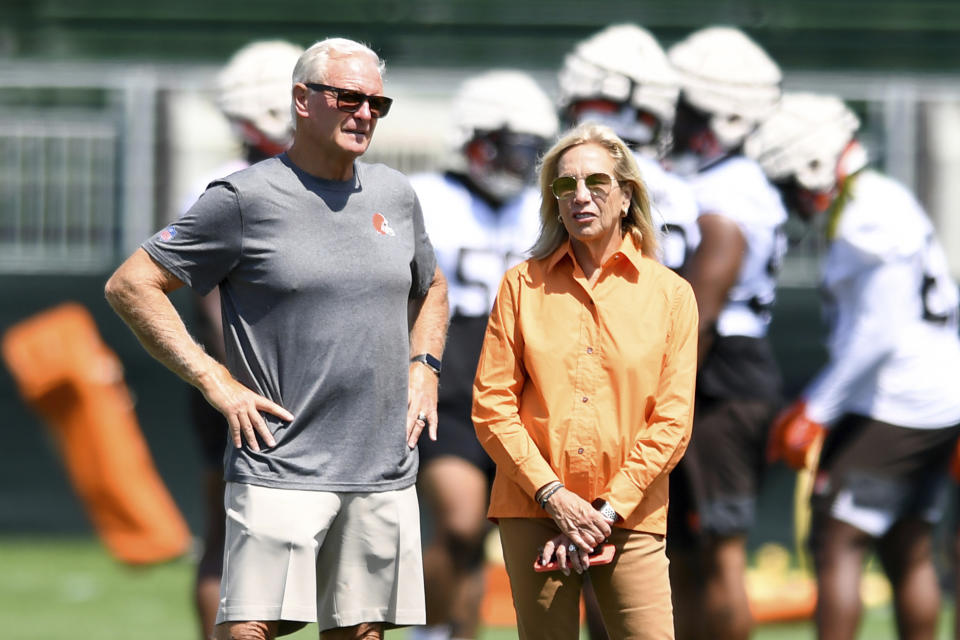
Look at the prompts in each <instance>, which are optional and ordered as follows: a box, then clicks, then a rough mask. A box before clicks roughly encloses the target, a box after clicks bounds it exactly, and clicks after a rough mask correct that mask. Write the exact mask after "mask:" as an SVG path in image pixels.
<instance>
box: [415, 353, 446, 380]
mask: <svg viewBox="0 0 960 640" xmlns="http://www.w3.org/2000/svg"><path fill="white" fill-rule="evenodd" d="M410 362H422V363H423V364H425V365H427V366H428V367H430V368H431V369H433V372H434V373H436V374H437V375H440V366H441V363H440V360H439V359H438V358H435V357H434V356H432V355H430V354H429V353H421V354H420V355H418V356H413V357H412V358H410Z"/></svg>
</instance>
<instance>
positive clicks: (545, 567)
mask: <svg viewBox="0 0 960 640" xmlns="http://www.w3.org/2000/svg"><path fill="white" fill-rule="evenodd" d="M616 551H617V548H616V547H615V546H613V545H612V544H603V545H600V546H599V547H597V548H596V549H594V550H593V551H592V552H591V553H590V555H589V556H587V557H589V558H590V566H591V567H595V566H597V565H601V564H610V562H611V561H612V560H613V556H614V554H615V553H616ZM567 564H568V565H569V564H570V563H569V562H568V563H567ZM558 569H560V563H558V562H557V560H556V558H554V559H553V560H551V561H550V562H548V563H547V564H540V558H539V556H538V557H537V558H536V559H535V560H534V561H533V570H534V571H536V572H537V573H544V572H547V571H557V570H558Z"/></svg>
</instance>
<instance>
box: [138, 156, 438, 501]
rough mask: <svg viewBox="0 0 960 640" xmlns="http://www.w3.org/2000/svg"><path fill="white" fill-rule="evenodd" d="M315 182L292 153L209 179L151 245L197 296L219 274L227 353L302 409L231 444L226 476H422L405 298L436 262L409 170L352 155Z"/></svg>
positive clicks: (364, 486) (290, 481) (421, 288)
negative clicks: (409, 440)
mask: <svg viewBox="0 0 960 640" xmlns="http://www.w3.org/2000/svg"><path fill="white" fill-rule="evenodd" d="M354 169H355V170H354V176H355V177H354V179H353V180H350V181H347V182H337V181H330V180H320V179H317V178H315V177H313V176H310V175H309V174H307V173H305V172H303V171H301V170H300V169H299V168H298V167H296V166H295V165H294V164H293V163H292V162H291V161H290V159H289V158H287V156H286V154H282V155H280V156H278V157H276V158H271V159H269V160H265V161H263V162H260V163H257V164H255V165H253V166H252V167H250V168H248V169H245V170H243V171H240V172H237V173H234V174H233V175H230V176H228V177H226V178H224V179H222V180H218V181H215V182H213V183H211V185H210V186H209V187H208V188H207V190H206V191H205V192H204V194H203V195H202V196H201V197H200V199H199V200H198V201H197V203H196V204H195V205H194V206H193V207H191V208H190V210H189V211H187V212H186V213H185V214H184V215H183V216H182V217H181V218H180V219H179V220H177V221H176V222H174V223H173V224H171V225H170V226H168V227H166V228H165V229H163V230H161V231H160V232H158V233H157V234H156V235H154V236H153V237H152V238H151V239H149V240H148V241H146V242H145V243H144V244H143V248H144V250H146V251H147V253H149V254H150V256H151V257H153V259H154V260H156V261H157V262H159V263H160V264H161V265H163V266H164V267H165V268H167V269H168V270H170V271H171V272H172V273H173V274H174V275H176V276H177V277H178V278H180V279H181V280H183V281H184V282H185V283H187V284H188V285H190V286H191V287H192V288H193V289H195V290H196V291H198V292H199V293H200V294H206V293H207V292H208V291H210V290H211V289H212V288H213V287H215V286H218V285H219V287H220V297H221V309H222V313H223V326H224V339H225V341H226V345H225V346H226V352H227V367H228V368H229V370H230V372H231V373H232V374H233V375H234V377H236V379H237V380H239V381H240V382H242V383H243V384H244V385H246V386H248V387H250V388H251V389H253V390H254V391H256V392H257V393H260V394H262V395H263V396H265V397H267V398H270V399H271V400H273V401H274V402H277V403H278V404H280V405H281V406H283V407H285V408H286V409H287V410H289V411H290V412H291V413H293V415H294V416H295V419H294V420H293V422H291V423H284V422H283V421H281V420H280V419H278V418H275V417H274V416H272V415H270V414H264V417H265V419H266V421H267V424H268V425H269V426H270V429H271V431H272V432H273V434H274V437H275V438H276V441H277V444H276V446H275V447H273V448H264V445H263V443H262V442H261V451H260V452H259V453H257V452H254V451H251V450H250V449H249V447H247V446H246V445H244V447H243V448H242V449H235V448H234V447H233V445H232V443H231V444H230V445H229V446H228V447H227V453H226V456H225V466H226V479H227V480H229V481H234V482H245V483H249V484H256V485H262V486H269V487H280V488H290V489H310V490H322V491H364V492H366V491H389V490H394V489H401V488H405V487H408V486H410V485H412V484H413V483H414V481H415V480H416V473H417V461H418V458H417V450H416V448H414V449H412V450H411V449H409V448H408V447H407V445H406V411H407V371H408V366H409V362H408V360H409V334H408V326H407V302H408V300H409V299H410V298H421V297H423V296H424V295H425V294H426V292H427V289H428V288H429V286H430V283H431V282H432V280H433V273H434V269H435V265H436V260H435V257H434V252H433V247H432V246H431V245H430V240H429V238H428V237H427V234H426V231H425V229H424V225H423V217H422V214H421V211H420V204H419V202H418V201H417V198H416V195H415V194H414V191H413V189H412V188H411V186H410V184H409V182H408V181H407V179H406V177H404V176H403V175H402V174H400V173H399V172H397V171H395V170H393V169H390V168H389V167H386V166H384V165H380V164H374V165H370V164H365V163H362V162H356V163H355V164H354Z"/></svg>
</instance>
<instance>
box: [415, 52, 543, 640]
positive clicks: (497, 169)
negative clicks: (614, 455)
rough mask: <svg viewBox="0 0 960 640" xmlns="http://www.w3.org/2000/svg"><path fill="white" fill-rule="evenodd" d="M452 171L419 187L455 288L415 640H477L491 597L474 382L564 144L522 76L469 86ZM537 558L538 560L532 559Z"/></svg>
mask: <svg viewBox="0 0 960 640" xmlns="http://www.w3.org/2000/svg"><path fill="white" fill-rule="evenodd" d="M451 119H452V131H451V138H450V145H449V148H450V153H449V154H448V162H447V167H448V168H447V170H446V171H445V172H443V173H427V174H420V175H416V176H413V177H412V178H411V182H412V184H413V187H414V189H415V190H416V192H417V197H418V198H419V199H420V204H421V206H422V208H423V217H424V221H425V224H426V228H427V230H428V232H429V233H430V239H431V241H432V243H433V246H434V249H435V251H436V254H437V261H438V263H439V265H440V268H441V269H442V270H443V272H444V275H445V276H446V278H447V284H448V287H449V291H448V295H449V300H450V312H451V318H450V327H449V332H448V336H447V346H446V349H445V351H444V358H443V369H442V371H441V373H440V397H439V404H438V414H439V423H440V424H441V425H442V432H441V435H440V437H439V438H438V439H437V440H436V441H435V442H433V441H427V440H426V439H422V440H421V442H420V474H419V477H418V486H419V489H420V491H421V494H422V495H423V497H424V498H426V501H427V504H428V505H429V512H430V514H431V517H432V522H433V534H432V537H430V536H426V535H425V536H424V539H425V540H428V539H429V540H430V542H429V544H428V546H427V548H426V549H425V550H424V558H423V560H424V574H425V581H426V595H427V625H428V626H427V627H419V628H414V629H413V630H412V631H411V638H413V639H418V640H424V639H426V638H436V639H440V638H474V637H476V633H477V626H478V619H479V611H480V604H481V601H482V599H483V593H484V573H483V572H484V540H485V537H486V534H487V532H488V531H489V523H488V521H487V518H486V512H487V502H488V498H489V492H490V483H491V482H492V481H493V475H494V464H493V461H492V460H490V458H489V457H488V456H487V454H486V452H485V451H484V450H483V448H482V447H481V446H480V443H479V442H478V441H477V436H476V432H475V431H474V428H473V422H472V420H471V418H470V410H471V402H472V393H473V378H474V375H475V374H476V370H477V362H478V360H479V358H480V348H481V345H482V342H483V334H484V331H485V330H486V326H487V317H488V315H489V313H490V309H491V307H492V305H493V298H494V296H495V295H496V292H497V288H498V287H499V285H500V280H501V279H502V277H503V273H504V272H505V271H506V270H507V269H508V268H509V267H511V266H513V265H514V264H516V263H518V262H520V261H521V260H523V259H524V258H525V257H526V255H527V252H528V250H529V249H530V247H532V246H533V243H534V241H535V240H536V239H537V234H538V232H539V228H540V215H539V211H540V194H539V191H538V190H537V189H535V188H533V187H532V186H530V185H531V183H532V179H533V177H534V175H535V169H536V163H537V160H538V158H539V156H540V154H541V153H542V152H543V150H544V149H545V148H546V145H547V144H548V143H549V142H551V141H552V139H553V137H554V136H555V135H556V133H557V118H556V115H555V112H554V108H553V103H552V102H551V101H550V99H549V98H548V97H547V95H546V94H545V93H544V92H543V90H542V89H540V87H539V86H538V85H537V83H536V82H535V81H534V80H533V79H532V78H530V77H529V76H528V75H526V74H524V73H521V72H519V71H511V70H497V71H490V72H487V73H483V74H481V75H478V76H475V77H472V78H470V79H468V80H467V81H466V82H464V83H463V85H462V86H461V87H460V89H459V90H458V92H457V94H456V96H455V97H454V99H453V104H452V105H451ZM531 557H532V556H531Z"/></svg>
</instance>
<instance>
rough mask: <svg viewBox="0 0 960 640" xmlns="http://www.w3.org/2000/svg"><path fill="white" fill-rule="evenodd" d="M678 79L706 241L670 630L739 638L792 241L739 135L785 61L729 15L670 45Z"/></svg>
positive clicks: (675, 518) (743, 630)
mask: <svg viewBox="0 0 960 640" xmlns="http://www.w3.org/2000/svg"><path fill="white" fill-rule="evenodd" d="M667 56H668V58H669V60H670V62H671V64H672V65H673V68H674V70H675V71H676V73H677V74H678V76H679V79H680V99H679V101H678V106H677V114H676V120H675V122H674V127H673V143H674V153H675V154H676V155H675V158H674V163H675V166H676V167H678V168H682V169H683V170H686V171H689V173H690V175H689V181H690V185H691V186H692V187H693V191H694V195H695V197H696V201H697V206H698V209H699V212H698V214H699V217H698V218H697V222H698V225H699V228H700V236H701V239H700V245H699V247H698V249H697V252H696V254H695V255H694V256H693V258H692V260H691V261H690V264H689V266H688V268H687V270H686V272H685V276H686V277H687V279H688V280H689V281H690V284H691V285H692V286H693V290H694V293H695V295H696V297H697V305H698V307H699V311H700V336H699V338H700V343H699V351H700V357H699V373H698V377H697V405H696V411H695V417H694V427H693V436H692V438H691V441H690V446H689V448H688V449H687V453H686V456H685V457H684V459H683V460H681V462H680V464H679V465H678V466H677V470H676V471H675V472H674V473H673V474H672V475H671V485H670V493H671V495H670V498H671V503H670V516H671V525H670V533H671V535H670V537H669V538H668V547H667V552H668V554H669V555H670V570H671V579H672V582H673V590H674V607H675V609H676V612H677V615H676V617H675V620H676V621H677V636H678V638H681V639H687V638H703V639H707V638H709V639H711V640H714V639H743V640H745V639H746V638H747V637H748V636H749V634H750V629H751V627H752V618H751V614H750V607H749V602H748V600H747V594H746V587H745V584H744V577H745V576H744V570H745V568H746V538H747V533H748V531H749V529H750V527H751V526H752V525H753V522H754V519H755V511H756V499H757V493H758V490H759V483H760V476H761V473H762V470H763V452H764V447H765V444H766V436H767V431H768V428H769V424H770V421H771V419H772V418H773V416H774V414H775V412H776V409H777V408H778V405H779V402H780V373H779V368H778V366H777V363H776V361H775V360H774V357H773V350H772V348H771V346H770V344H769V342H768V340H767V330H768V328H769V325H770V320H771V309H772V307H773V303H774V296H775V288H776V275H777V271H778V269H779V266H780V262H781V259H782V256H783V252H784V250H785V247H786V242H785V238H784V236H783V234H782V232H781V230H780V227H781V225H782V224H783V223H784V222H785V221H786V219H787V214H786V211H785V210H784V208H783V205H782V203H781V201H780V197H779V194H778V193H777V191H776V190H775V189H774V188H773V187H772V186H771V185H770V183H769V182H768V181H767V179H766V178H765V176H764V175H763V171H762V170H761V169H760V167H759V166H758V165H757V163H756V162H754V161H753V160H751V159H749V158H747V157H746V156H744V155H743V149H742V147H743V142H744V140H745V139H746V136H747V135H748V134H749V133H750V132H751V131H752V130H753V129H754V128H755V127H756V126H757V124H758V123H759V122H760V121H761V120H762V119H763V118H764V117H765V116H766V115H768V114H769V113H770V111H772V110H773V108H774V107H775V106H776V104H777V101H778V100H779V98H780V78H781V75H780V69H779V68H778V67H777V65H776V63H775V62H774V61H773V60H771V59H770V57H769V56H768V55H767V54H766V52H764V51H763V49H761V48H760V47H759V46H758V45H757V44H756V43H755V42H753V41H752V40H751V39H750V38H748V37H747V36H746V35H745V34H744V33H743V32H741V31H739V30H737V29H733V28H730V27H709V28H706V29H701V30H699V31H696V32H694V33H692V34H690V35H689V36H687V37H686V38H684V39H683V40H681V41H680V42H677V43H676V44H674V45H673V46H672V47H670V49H669V50H668V51H667Z"/></svg>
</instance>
